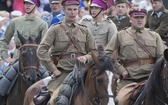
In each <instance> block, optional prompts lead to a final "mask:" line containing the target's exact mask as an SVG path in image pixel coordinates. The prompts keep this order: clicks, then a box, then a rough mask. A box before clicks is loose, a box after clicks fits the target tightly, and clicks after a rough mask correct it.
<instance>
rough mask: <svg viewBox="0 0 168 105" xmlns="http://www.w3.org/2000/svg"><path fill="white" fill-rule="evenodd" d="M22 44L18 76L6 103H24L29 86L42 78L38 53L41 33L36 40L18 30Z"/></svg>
mask: <svg viewBox="0 0 168 105" xmlns="http://www.w3.org/2000/svg"><path fill="white" fill-rule="evenodd" d="M18 38H19V39H20V42H21V44H22V46H20V48H19V49H20V54H19V69H18V70H17V72H18V78H17V80H16V82H15V84H14V86H13V89H12V91H11V92H10V94H9V95H8V96H7V98H6V104H5V105H23V100H24V95H25V92H26V90H27V89H28V87H29V86H31V85H32V84H34V83H35V82H36V81H38V80H39V79H40V78H39V77H40V76H39V75H40V74H39V66H40V63H39V59H38V57H37V55H36V50H37V47H38V44H39V43H40V40H41V34H39V35H38V36H37V38H36V39H35V40H33V39H32V38H31V37H29V38H28V39H27V40H26V39H25V38H24V37H22V35H21V34H20V33H19V32H18Z"/></svg>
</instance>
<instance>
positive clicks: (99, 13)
mask: <svg viewBox="0 0 168 105" xmlns="http://www.w3.org/2000/svg"><path fill="white" fill-rule="evenodd" d="M102 10H103V9H101V10H100V11H99V13H98V14H97V15H96V16H94V17H93V16H92V17H93V18H96V17H97V16H98V15H99V14H100V13H101V11H102ZM90 14H91V11H90ZM91 15H92V14H91Z"/></svg>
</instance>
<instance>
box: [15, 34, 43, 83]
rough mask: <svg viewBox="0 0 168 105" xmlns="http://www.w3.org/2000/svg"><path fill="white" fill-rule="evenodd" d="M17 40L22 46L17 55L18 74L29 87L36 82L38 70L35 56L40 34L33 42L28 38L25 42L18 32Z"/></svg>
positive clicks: (37, 60) (37, 61)
mask: <svg viewBox="0 0 168 105" xmlns="http://www.w3.org/2000/svg"><path fill="white" fill-rule="evenodd" d="M18 38H19V39H20V42H21V44H22V46H21V47H20V48H19V49H20V55H19V57H20V58H19V73H20V74H21V76H22V77H23V79H24V80H25V81H26V83H27V84H28V85H31V84H33V83H35V82H36V81H37V78H38V77H37V75H38V70H39V65H40V63H39V59H38V57H37V54H36V50H37V47H38V44H39V43H40V40H41V34H39V35H38V37H37V38H36V39H35V40H33V39H32V38H31V37H29V38H28V39H27V40H26V39H25V38H24V37H23V36H22V35H21V34H20V33H19V32H18Z"/></svg>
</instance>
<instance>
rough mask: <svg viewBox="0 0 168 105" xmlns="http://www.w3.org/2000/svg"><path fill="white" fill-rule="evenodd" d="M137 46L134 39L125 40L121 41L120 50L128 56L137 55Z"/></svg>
mask: <svg viewBox="0 0 168 105" xmlns="http://www.w3.org/2000/svg"><path fill="white" fill-rule="evenodd" d="M135 50H136V48H135V46H134V42H133V41H132V40H128V41H123V42H122V43H121V48H120V52H121V54H123V55H124V56H126V57H135V56H136V51H135Z"/></svg>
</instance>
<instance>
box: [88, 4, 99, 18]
mask: <svg viewBox="0 0 168 105" xmlns="http://www.w3.org/2000/svg"><path fill="white" fill-rule="evenodd" d="M101 10H102V8H100V7H96V6H91V7H90V12H91V15H92V17H95V16H97V14H98V13H99V12H100V11H101ZM99 15H101V13H100V14H99Z"/></svg>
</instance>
